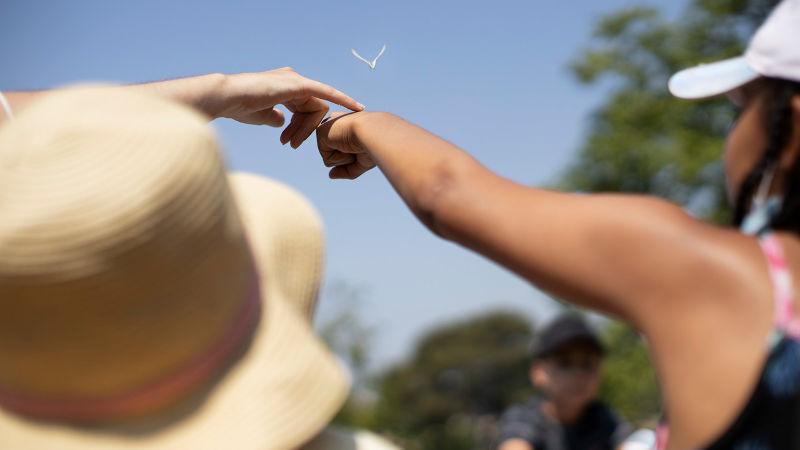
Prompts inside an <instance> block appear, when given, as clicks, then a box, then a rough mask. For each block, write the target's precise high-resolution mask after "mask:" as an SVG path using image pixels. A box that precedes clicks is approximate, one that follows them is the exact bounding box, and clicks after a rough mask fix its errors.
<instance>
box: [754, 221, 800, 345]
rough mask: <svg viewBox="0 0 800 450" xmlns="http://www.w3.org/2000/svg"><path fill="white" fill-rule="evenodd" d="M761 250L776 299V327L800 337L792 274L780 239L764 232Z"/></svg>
mask: <svg viewBox="0 0 800 450" xmlns="http://www.w3.org/2000/svg"><path fill="white" fill-rule="evenodd" d="M758 242H759V244H760V245H761V250H762V251H763V252H764V257H765V258H766V260H767V268H768V270H769V276H770V278H771V279H772V292H773V297H774V300H775V313H774V318H773V325H774V327H775V328H776V329H777V330H779V331H782V332H783V333H785V334H786V335H788V336H790V337H792V338H795V339H800V321H798V318H797V316H796V315H795V312H794V287H793V286H792V275H791V273H790V272H789V266H788V265H787V264H786V258H785V257H784V254H783V248H782V247H781V244H780V241H778V239H777V238H776V237H775V235H774V234H772V233H766V234H763V235H762V236H761V237H760V238H759V240H758Z"/></svg>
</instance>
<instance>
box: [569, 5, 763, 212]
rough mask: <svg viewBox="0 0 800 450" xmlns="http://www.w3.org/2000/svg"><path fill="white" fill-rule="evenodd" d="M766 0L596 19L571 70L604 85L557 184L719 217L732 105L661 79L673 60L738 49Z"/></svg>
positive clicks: (687, 61) (698, 59)
mask: <svg viewBox="0 0 800 450" xmlns="http://www.w3.org/2000/svg"><path fill="white" fill-rule="evenodd" d="M775 4H777V0H691V1H690V3H689V4H688V6H687V8H686V10H685V11H684V12H683V14H682V15H681V16H680V17H679V18H678V19H677V20H675V21H672V22H671V21H669V20H667V19H665V18H664V17H663V16H662V15H661V14H660V13H659V11H658V10H655V9H651V8H641V7H635V8H629V9H624V10H621V11H618V12H616V13H613V14H610V15H608V16H606V17H604V18H603V19H602V20H600V21H599V23H598V24H597V26H596V29H595V32H594V40H593V45H592V47H590V48H589V49H587V50H585V51H583V52H582V53H581V54H580V55H578V57H577V58H575V59H574V61H573V62H572V70H573V73H574V74H575V75H576V77H577V78H578V80H580V81H581V82H583V83H585V84H596V83H598V82H599V81H601V80H604V79H605V81H606V82H609V83H610V86H611V89H610V90H609V95H608V98H607V100H606V101H605V104H603V105H602V106H601V107H600V108H599V110H597V111H596V112H595V114H594V116H593V118H592V123H591V127H590V131H589V133H588V136H587V137H586V139H585V143H584V144H583V148H582V149H581V151H580V153H579V156H578V158H577V160H576V161H575V162H574V163H573V164H572V165H571V166H570V167H569V168H568V169H567V171H566V173H565V174H564V176H563V178H562V180H561V183H560V186H559V187H561V188H564V189H569V190H579V191H586V192H608V191H619V192H637V193H647V194H654V195H658V196H662V197H665V198H668V199H670V200H672V201H674V202H677V203H679V204H681V205H684V206H686V207H688V208H689V209H690V210H691V211H693V212H694V213H696V214H699V215H701V216H704V217H706V218H708V219H711V220H715V221H717V222H726V221H728V220H729V219H728V218H729V217H730V206H729V205H728V202H727V197H726V195H725V189H724V175H723V171H722V167H721V162H720V154H721V150H722V146H723V140H724V136H725V134H726V131H727V129H728V126H729V124H730V123H731V121H732V118H733V111H732V108H731V107H730V106H729V102H728V100H727V99H725V98H721V97H717V98H713V99H709V100H703V101H693V102H690V101H684V100H679V99H675V98H673V97H671V96H670V94H669V93H668V92H667V89H666V86H667V80H668V78H669V76H670V75H671V74H673V73H675V72H676V71H678V70H680V69H683V68H686V67H690V66H693V65H696V64H699V63H703V62H709V61H715V60H718V59H722V58H728V57H731V56H736V55H739V54H741V53H742V51H743V49H744V48H745V46H746V43H747V42H748V40H749V37H750V36H751V34H752V33H753V31H754V30H755V28H756V27H757V26H758V24H760V23H761V22H762V21H763V19H764V17H765V16H766V14H767V13H768V12H769V11H770V10H771V9H772V7H773V6H774V5H775ZM604 86H605V85H604Z"/></svg>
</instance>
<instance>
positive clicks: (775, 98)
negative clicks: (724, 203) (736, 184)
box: [733, 78, 800, 234]
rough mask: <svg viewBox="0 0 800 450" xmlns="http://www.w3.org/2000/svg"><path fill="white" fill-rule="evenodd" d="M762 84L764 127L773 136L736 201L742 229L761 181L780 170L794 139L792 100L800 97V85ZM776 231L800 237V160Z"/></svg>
mask: <svg viewBox="0 0 800 450" xmlns="http://www.w3.org/2000/svg"><path fill="white" fill-rule="evenodd" d="M757 83H760V85H761V86H759V88H761V90H762V92H763V93H764V94H763V95H764V110H763V111H765V115H764V117H763V119H764V126H765V127H766V129H767V131H768V133H769V139H768V142H767V148H766V149H765V150H764V153H763V155H762V156H761V159H760V160H759V161H758V163H756V165H755V166H754V167H753V168H752V169H751V170H750V173H748V174H747V176H746V177H745V179H744V181H743V182H742V185H741V186H740V188H739V193H738V195H737V198H736V204H735V205H734V211H733V224H734V225H736V226H737V227H738V226H739V225H741V223H742V221H743V220H744V217H745V215H746V214H747V211H748V210H749V209H750V204H751V201H752V198H753V194H754V193H755V190H756V188H757V187H758V185H759V183H760V182H761V179H762V178H763V177H764V174H765V172H766V171H767V169H769V168H772V167H775V166H777V164H778V162H779V160H780V157H781V152H782V151H783V149H784V148H785V147H786V143H787V142H788V140H789V138H790V137H791V135H792V131H793V125H794V124H793V123H792V108H791V99H792V97H793V96H795V95H798V94H800V83H797V82H793V81H787V80H781V79H777V78H763V79H761V80H759V81H757ZM770 225H771V228H772V229H774V230H786V231H793V232H795V233H797V234H800V157H798V158H797V160H796V161H795V163H794V165H793V166H792V168H791V169H790V170H789V172H788V173H787V175H786V182H785V183H784V192H783V206H782V207H781V210H780V212H779V213H778V215H777V216H775V218H774V219H773V220H772V223H771V224H770Z"/></svg>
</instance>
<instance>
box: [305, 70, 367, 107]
mask: <svg viewBox="0 0 800 450" xmlns="http://www.w3.org/2000/svg"><path fill="white" fill-rule="evenodd" d="M305 91H306V94H308V95H309V96H312V97H317V98H321V99H323V100H327V101H329V102H332V103H336V104H337V105H341V106H344V107H345V108H347V109H349V110H351V111H363V110H364V105H362V104H361V103H358V102H357V101H355V100H353V99H352V98H351V97H350V96H348V95H347V94H345V93H344V92H342V91H339V90H337V89H334V88H333V87H331V86H328V85H327V84H325V83H320V82H319V81H314V80H311V79H308V78H306V86H305Z"/></svg>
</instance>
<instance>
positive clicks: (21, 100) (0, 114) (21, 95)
mask: <svg viewBox="0 0 800 450" xmlns="http://www.w3.org/2000/svg"><path fill="white" fill-rule="evenodd" d="M41 93H42V92H41V91H19V92H6V91H3V96H4V97H5V98H6V101H7V102H8V106H9V107H10V108H11V111H12V114H15V115H16V114H17V113H19V112H20V111H22V110H23V109H25V107H26V106H27V105H28V104H29V103H30V102H32V101H34V100H35V99H36V98H37V97H38V96H39V95H41ZM9 119H10V117H9V116H8V114H7V113H6V111H5V110H4V109H3V110H2V111H0V123H2V122H5V121H7V120H9Z"/></svg>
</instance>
